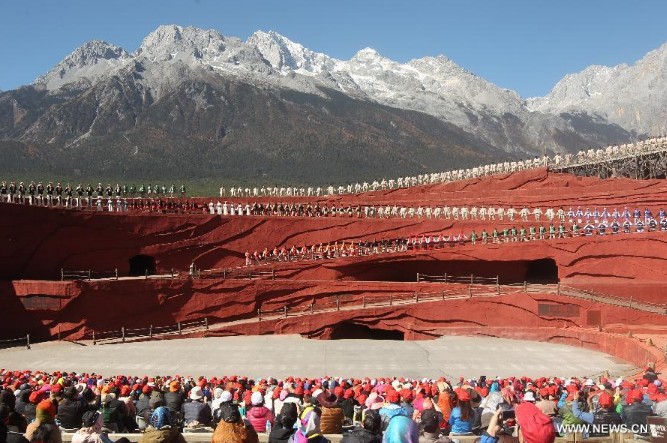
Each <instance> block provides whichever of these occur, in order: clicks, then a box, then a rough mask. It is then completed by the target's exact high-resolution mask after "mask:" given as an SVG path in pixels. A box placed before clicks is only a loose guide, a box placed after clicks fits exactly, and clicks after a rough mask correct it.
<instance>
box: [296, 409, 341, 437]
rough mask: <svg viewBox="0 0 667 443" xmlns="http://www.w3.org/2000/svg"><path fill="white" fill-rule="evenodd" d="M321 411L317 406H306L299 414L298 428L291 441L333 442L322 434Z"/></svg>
mask: <svg viewBox="0 0 667 443" xmlns="http://www.w3.org/2000/svg"><path fill="white" fill-rule="evenodd" d="M320 413H321V411H320V409H319V408H317V407H314V406H307V407H305V408H304V410H303V411H302V412H301V414H300V415H299V420H298V421H297V426H298V429H297V430H296V432H295V433H294V435H293V436H292V438H291V440H290V443H331V442H330V441H329V440H328V439H327V438H325V437H324V436H323V435H322V434H323V432H322V430H321V429H320ZM341 415H342V413H341Z"/></svg>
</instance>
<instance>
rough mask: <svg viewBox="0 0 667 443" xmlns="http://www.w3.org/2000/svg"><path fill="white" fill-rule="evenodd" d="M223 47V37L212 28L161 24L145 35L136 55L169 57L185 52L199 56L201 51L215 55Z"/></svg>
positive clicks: (222, 49)
mask: <svg viewBox="0 0 667 443" xmlns="http://www.w3.org/2000/svg"><path fill="white" fill-rule="evenodd" d="M224 49H225V37H224V36H223V35H222V34H220V33H219V32H218V31H216V30H214V29H202V28H196V27H193V26H188V27H187V28H184V27H182V26H177V25H162V26H159V27H158V28H157V29H156V30H155V31H153V32H151V33H150V34H148V35H147V36H146V38H145V39H144V41H143V42H142V43H141V46H140V47H139V49H138V50H137V55H147V56H152V57H158V58H164V57H166V58H167V59H170V58H171V57H172V56H173V55H174V54H176V53H185V54H186V55H193V56H195V57H197V58H200V57H202V54H203V53H213V54H214V55H215V54H219V53H220V52H222V51H224Z"/></svg>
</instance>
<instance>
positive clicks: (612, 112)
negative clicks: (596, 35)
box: [527, 43, 667, 135]
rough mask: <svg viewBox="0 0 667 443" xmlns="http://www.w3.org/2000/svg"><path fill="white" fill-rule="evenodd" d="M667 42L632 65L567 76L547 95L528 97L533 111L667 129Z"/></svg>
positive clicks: (648, 129)
mask: <svg viewBox="0 0 667 443" xmlns="http://www.w3.org/2000/svg"><path fill="white" fill-rule="evenodd" d="M665 85H667V43H665V44H663V45H662V46H660V47H659V48H658V49H655V50H653V51H651V52H649V53H647V54H646V55H645V56H644V57H643V58H641V59H640V60H638V61H637V62H636V63H634V64H633V65H627V64H620V65H617V66H614V67H607V66H598V65H593V66H589V67H587V68H585V69H584V70H582V71H581V72H578V73H575V74H568V75H566V76H565V77H564V78H563V79H562V80H561V81H559V82H558V83H557V84H556V86H554V88H553V89H552V90H551V92H550V93H549V94H548V95H547V96H546V97H541V98H533V99H529V100H527V106H528V107H529V108H530V109H531V110H536V111H540V112H545V113H554V114H556V113H561V112H575V113H588V114H589V115H599V116H600V117H602V118H604V119H606V120H608V121H609V122H611V123H616V124H618V125H619V126H621V127H623V128H626V129H628V130H634V131H636V132H637V133H646V134H654V135H660V134H664V133H665V132H667V109H666V108H667V106H665V105H666V104H667V88H665Z"/></svg>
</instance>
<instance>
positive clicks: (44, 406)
mask: <svg viewBox="0 0 667 443" xmlns="http://www.w3.org/2000/svg"><path fill="white" fill-rule="evenodd" d="M37 411H44V412H46V413H47V414H48V415H49V416H50V417H55V416H56V405H54V404H53V402H52V401H51V400H49V399H46V400H42V401H40V402H39V404H38V405H37Z"/></svg>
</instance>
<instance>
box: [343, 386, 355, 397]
mask: <svg viewBox="0 0 667 443" xmlns="http://www.w3.org/2000/svg"><path fill="white" fill-rule="evenodd" d="M343 396H344V397H345V398H352V397H354V390H352V389H351V388H350V389H348V390H346V391H345V394H344V395H343Z"/></svg>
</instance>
